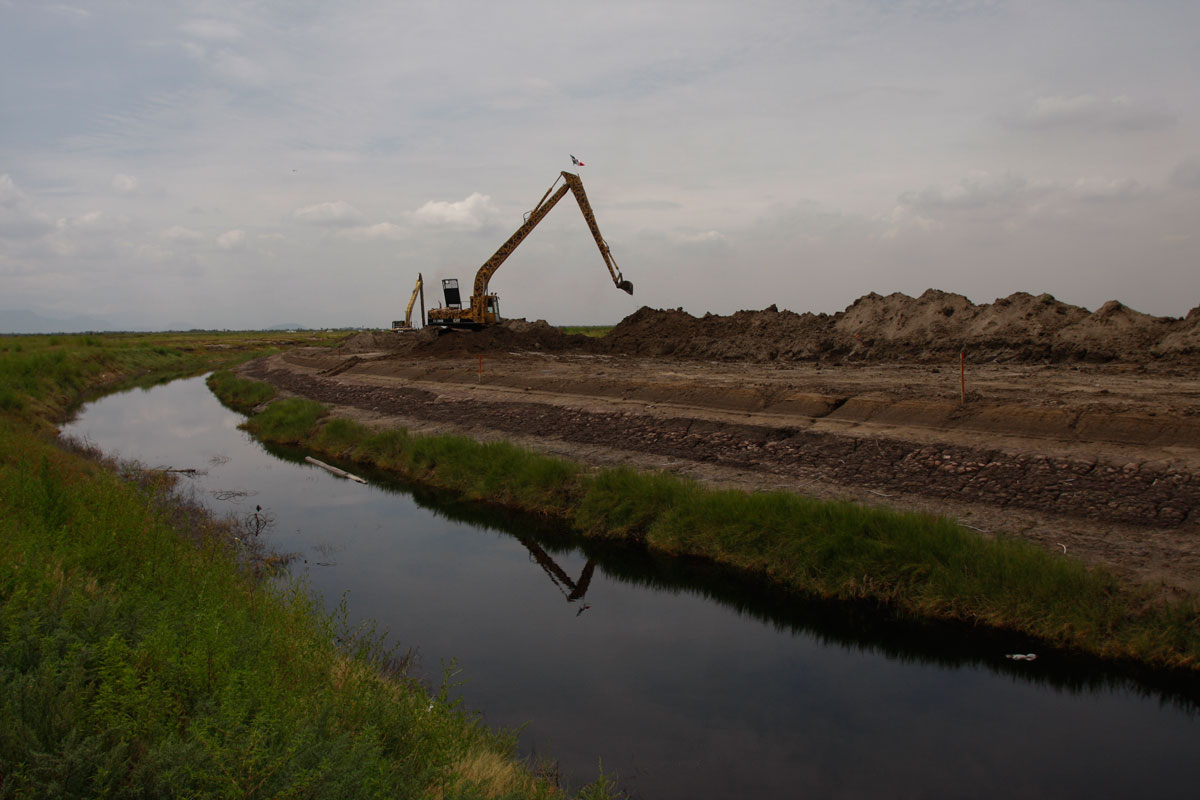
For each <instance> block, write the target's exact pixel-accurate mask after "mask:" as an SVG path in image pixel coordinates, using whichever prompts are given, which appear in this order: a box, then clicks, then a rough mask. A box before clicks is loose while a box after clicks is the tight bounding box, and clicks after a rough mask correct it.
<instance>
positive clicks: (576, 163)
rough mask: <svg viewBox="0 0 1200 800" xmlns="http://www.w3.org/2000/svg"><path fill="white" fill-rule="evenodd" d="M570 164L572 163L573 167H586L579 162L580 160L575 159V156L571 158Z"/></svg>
mask: <svg viewBox="0 0 1200 800" xmlns="http://www.w3.org/2000/svg"><path fill="white" fill-rule="evenodd" d="M571 163H572V164H574V165H575V166H577V167H586V166H587V164H585V163H583V162H582V161H580V160H579V159H578V158H576V157H575V156H571Z"/></svg>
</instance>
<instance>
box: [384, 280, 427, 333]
mask: <svg viewBox="0 0 1200 800" xmlns="http://www.w3.org/2000/svg"><path fill="white" fill-rule="evenodd" d="M424 285H425V280H424V278H422V277H421V273H419V272H418V273H417V285H416V286H414V287H413V291H412V297H410V298H408V307H407V308H405V309H404V322H403V323H401V322H400V321H399V320H396V321H395V322H393V323H392V330H394V331H411V330H412V329H413V325H412V310H413V303H415V302H417V295H418V294H420V292H421V289H422V287H423V286H424ZM424 306H425V301H424V300H421V307H422V308H424ZM422 313H424V312H422Z"/></svg>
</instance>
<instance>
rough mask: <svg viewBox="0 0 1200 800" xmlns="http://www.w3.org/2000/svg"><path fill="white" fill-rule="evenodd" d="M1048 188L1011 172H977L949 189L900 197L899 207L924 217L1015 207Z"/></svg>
mask: <svg viewBox="0 0 1200 800" xmlns="http://www.w3.org/2000/svg"><path fill="white" fill-rule="evenodd" d="M1046 191H1047V187H1046V186H1045V185H1037V184H1031V183H1030V182H1029V181H1027V180H1026V179H1025V178H1022V177H1020V176H1017V175H1013V174H1010V173H1005V174H1003V175H992V174H990V173H988V172H974V173H972V174H970V175H968V176H967V177H965V178H963V179H962V180H960V181H959V182H958V183H957V184H955V185H953V186H951V187H950V188H948V189H942V188H941V187H937V186H930V187H927V188H925V189H922V190H920V191H916V192H904V193H902V194H901V195H900V198H899V200H900V205H902V206H905V207H907V208H909V209H912V210H914V211H917V212H922V213H924V214H940V213H944V212H960V211H978V210H983V209H989V208H1016V207H1019V206H1023V205H1027V204H1028V202H1029V200H1030V199H1031V198H1033V197H1037V196H1039V195H1042V194H1045V192H1046Z"/></svg>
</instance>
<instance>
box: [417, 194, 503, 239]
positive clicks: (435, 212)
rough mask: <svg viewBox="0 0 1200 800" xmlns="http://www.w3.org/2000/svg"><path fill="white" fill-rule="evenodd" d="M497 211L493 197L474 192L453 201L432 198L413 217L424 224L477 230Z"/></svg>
mask: <svg viewBox="0 0 1200 800" xmlns="http://www.w3.org/2000/svg"><path fill="white" fill-rule="evenodd" d="M496 212H497V209H496V207H495V205H493V204H492V198H490V197H488V196H487V195H486V194H480V193H479V192H474V193H472V194H471V195H469V196H468V197H467V198H466V199H464V200H458V201H457V202H453V203H451V202H447V201H444V200H430V201H429V202H427V203H426V204H425V205H423V206H421V207H420V208H418V209H417V210H416V211H414V212H413V219H415V220H416V221H417V222H419V223H421V224H422V225H430V226H435V227H442V226H444V227H449V228H462V229H466V230H477V229H479V228H482V227H483V225H484V223H486V222H487V221H488V220H489V219H490V218H491V217H493V216H495V214H496Z"/></svg>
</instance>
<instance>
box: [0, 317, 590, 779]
mask: <svg viewBox="0 0 1200 800" xmlns="http://www.w3.org/2000/svg"><path fill="white" fill-rule="evenodd" d="M64 338H67V337H64ZM22 339H24V341H19V342H18V343H19V344H21V345H22V346H21V348H20V349H14V348H13V346H12V340H11V339H7V338H6V339H0V347H2V348H3V349H0V371H2V372H3V374H13V373H14V371H15V372H16V373H20V374H26V368H25V367H24V366H23V365H22V364H21V363H20V362H21V358H22V355H21V354H23V353H24V354H27V353H29V352H30V351H31V350H32V351H33V352H34V353H40V355H39V358H40V359H45V358H49V359H51V361H50V362H49V363H61V364H70V363H71V362H72V361H73V359H74V354H71V353H69V352H68V354H67V355H64V356H61V357H56V356H53V355H52V354H53V353H54V352H62V350H57V351H56V350H55V349H54V348H58V347H61V348H73V347H84V348H86V347H92V346H93V345H87V344H80V343H78V342H74V341H70V342H66V343H65V344H64V343H55V344H51V343H49V342H48V341H45V342H36V343H33V344H32V345H31V343H30V339H29V337H22ZM148 341H149V342H152V341H153V339H152V338H151V339H150V340H148ZM240 341H241V345H244V346H245V349H247V350H248V351H249V350H253V349H254V344H255V343H254V341H253V337H252V336H249V337H248V336H247V335H243V336H242V339H241V340H240ZM148 346H149V347H150V348H151V349H153V347H156V346H158V345H153V344H149V345H148ZM95 347H99V348H103V345H102V344H101V345H95ZM145 349H146V348H145V347H135V348H131V350H132V352H129V353H125V354H122V355H121V356H115V355H114V354H112V353H108V354H104V355H103V357H102V358H101V359H100V360H101V361H102V362H103V363H105V364H106V365H108V366H106V369H105V370H102V371H96V370H95V369H94V367H92V366H90V365H88V364H86V363H85V364H80V365H78V368H76V367H71V368H64V369H63V370H62V372H61V373H57V374H54V375H51V378H50V379H49V380H44V381H43V380H42V378H41V377H39V376H35V375H28V378H27V380H26V382H25V383H22V384H20V386H19V388H18V390H17V391H16V392H15V393H14V394H12V395H9V396H10V397H16V398H17V402H16V403H14V407H13V408H5V409H4V410H0V567H2V568H0V796H4V797H8V796H20V797H26V796H28V797H84V796H87V797H93V796H112V797H133V796H139V797H142V796H144V797H159V796H179V795H184V796H206V797H207V796H212V797H239V798H244V797H279V796H304V797H336V798H342V797H418V796H420V797H435V798H451V797H454V798H459V797H462V798H467V797H471V798H474V797H512V798H526V797H533V798H551V797H559V796H561V792H560V791H559V790H558V789H557V788H555V787H554V786H553V785H551V784H549V783H547V782H545V781H541V780H539V779H537V778H536V777H535V776H534V775H532V774H531V773H530V771H529V770H528V769H526V768H525V767H524V766H522V765H521V764H520V763H519V762H518V761H516V759H515V758H514V756H513V752H514V747H515V738H514V737H513V736H511V735H498V734H495V733H492V732H491V731H489V730H487V729H486V728H485V727H483V726H482V725H481V724H480V723H479V721H478V720H477V719H475V718H474V717H473V716H471V715H469V714H467V713H465V712H464V711H463V710H462V709H461V708H459V707H458V706H457V705H456V704H455V703H454V702H453V701H451V700H450V698H449V694H448V689H447V687H445V686H443V687H442V688H441V689H440V690H436V689H435V690H432V691H431V690H428V689H426V688H424V687H422V686H421V685H418V684H417V683H416V682H415V681H413V680H411V679H409V678H407V677H405V675H404V673H403V669H402V668H403V659H399V658H397V657H396V654H395V653H393V652H389V651H387V650H385V649H384V648H383V647H382V646H381V644H380V642H379V640H378V639H377V638H375V637H374V636H373V635H372V634H371V633H370V632H369V631H366V630H352V629H350V628H349V626H348V625H347V624H346V622H345V616H344V614H339V613H334V614H329V613H325V612H324V611H322V610H321V609H319V608H318V607H317V604H316V602H315V601H314V600H313V599H312V597H311V595H309V594H308V593H307V592H306V591H305V590H304V589H303V588H302V587H299V588H293V589H290V590H286V591H285V590H279V589H275V588H272V586H271V585H269V584H266V583H263V582H262V581H261V580H259V579H257V578H256V576H255V570H254V567H255V566H261V565H262V561H261V560H257V561H256V560H253V559H250V558H248V554H250V553H252V552H253V543H252V542H247V541H246V532H245V531H238V530H236V529H234V528H232V527H231V524H232V523H228V522H221V521H216V520H213V519H211V518H210V517H208V515H207V514H205V513H204V512H203V510H202V509H199V508H196V507H194V506H191V505H189V504H188V503H187V502H185V501H183V500H181V499H180V498H179V497H178V496H177V495H175V494H174V493H173V492H172V491H171V490H170V486H169V481H168V480H167V478H168V477H169V476H166V475H164V474H163V473H161V472H147V471H144V470H140V469H137V468H136V465H133V466H128V465H127V466H126V467H120V466H119V465H115V464H109V463H104V462H102V461H100V460H97V458H96V457H95V455H94V454H93V455H91V456H89V455H88V454H86V453H82V452H77V451H75V450H72V449H70V448H64V447H62V446H60V444H59V443H58V442H57V441H56V440H55V439H53V438H52V437H50V436H47V435H46V431H45V430H44V428H47V427H50V420H48V419H47V418H46V417H44V416H40V415H39V414H38V412H39V411H45V410H46V409H60V410H61V409H64V408H67V407H69V405H70V404H71V402H72V398H77V397H78V394H79V392H81V391H85V390H87V389H88V388H90V387H93V386H95V385H96V384H97V383H103V384H105V385H113V384H115V383H118V382H121V381H126V380H128V379H131V378H133V377H136V376H138V375H141V376H149V377H151V378H152V377H153V376H154V375H155V372H154V370H155V368H156V367H155V366H154V365H161V364H162V363H164V362H162V361H159V360H158V358H157V357H159V356H161V357H163V358H164V359H165V361H166V362H172V361H174V360H176V359H177V358H178V357H177V356H175V355H174V354H172V353H165V354H164V353H158V354H153V355H152V354H150V353H146V352H144V350H145ZM168 349H170V348H168ZM259 351H260V352H261V348H260V349H259ZM101 352H102V350H101ZM10 356H15V359H13V360H15V361H16V362H17V363H16V364H15V365H14V364H13V363H6V362H10ZM194 356H195V359H196V360H195V361H193V362H190V363H192V364H193V365H197V364H199V365H202V364H203V363H204V361H205V360H206V359H207V360H208V363H209V364H211V363H212V362H214V361H221V360H226V363H228V361H229V359H226V354H225V353H224V350H223V349H221V350H218V351H217V352H214V353H206V352H204V349H203V348H200V349H199V350H198V352H196V353H195V354H194ZM122 358H125V359H126V360H125V361H124V363H123V364H122V363H121V360H122ZM60 359H61V360H60ZM83 360H84V361H85V362H86V361H87V359H86V358H84V359H83ZM234 360H235V359H234ZM39 363H44V362H39ZM114 364H116V365H117V366H115V367H114V366H112V365H114ZM173 366H179V364H170V363H168V364H167V368H168V369H170V368H171V367H173ZM80 375H82V376H83V377H82V378H80V377H77V376H80ZM6 388H8V384H6ZM35 422H40V423H41V424H40V425H39V424H35ZM335 642H341V643H342V644H341V645H338V644H335ZM585 794H586V796H589V797H591V796H595V797H606V796H609V783H608V782H607V779H605V778H603V776H602V778H601V780H600V781H599V782H598V783H597V784H596V785H594V786H592V787H588V788H587V789H586V792H585Z"/></svg>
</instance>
